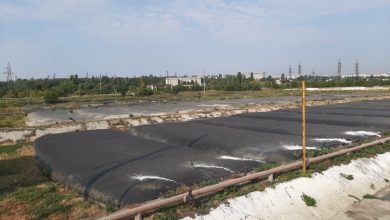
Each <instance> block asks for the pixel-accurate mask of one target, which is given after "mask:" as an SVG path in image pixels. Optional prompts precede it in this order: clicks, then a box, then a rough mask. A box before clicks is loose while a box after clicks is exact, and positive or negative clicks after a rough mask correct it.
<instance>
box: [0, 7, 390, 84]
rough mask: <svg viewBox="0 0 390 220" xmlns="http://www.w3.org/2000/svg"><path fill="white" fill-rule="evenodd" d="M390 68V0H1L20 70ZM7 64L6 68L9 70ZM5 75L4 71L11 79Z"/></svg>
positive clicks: (4, 36)
mask: <svg viewBox="0 0 390 220" xmlns="http://www.w3.org/2000/svg"><path fill="white" fill-rule="evenodd" d="M339 58H340V59H341V61H342V72H343V74H350V73H353V72H354V63H355V62H356V59H358V60H359V64H360V72H362V73H382V72H388V73H390V0H375V1H374V0H316V1H313V0H294V1H292V0H241V1H238V0H164V1H161V0H0V67H4V68H5V67H6V65H7V63H8V62H10V63H11V65H12V68H13V71H14V72H15V73H16V74H17V76H18V78H31V77H33V78H40V77H46V76H47V75H48V74H50V75H52V74H53V73H56V76H57V77H67V76H69V74H74V73H78V74H79V75H81V76H83V75H85V74H86V73H87V72H88V73H89V76H91V75H99V74H105V73H107V74H108V75H110V76H129V77H132V76H134V75H145V74H153V75H162V76H163V75H164V76H165V75H166V71H169V73H170V74H174V73H177V74H178V75H181V74H187V75H196V74H201V73H202V72H203V71H205V72H206V73H207V74H235V73H237V72H238V71H241V72H263V71H266V72H267V73H269V74H275V75H280V74H281V73H287V72H288V67H289V65H291V66H292V70H293V74H296V73H297V66H298V63H299V62H300V63H301V64H302V69H303V72H304V73H311V72H312V71H313V69H314V71H315V72H316V73H318V74H336V72H337V62H338V60H339ZM2 69H3V68H2ZM3 78H4V76H3V75H2V76H1V79H3Z"/></svg>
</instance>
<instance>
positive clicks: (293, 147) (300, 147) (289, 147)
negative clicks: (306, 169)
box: [283, 145, 318, 150]
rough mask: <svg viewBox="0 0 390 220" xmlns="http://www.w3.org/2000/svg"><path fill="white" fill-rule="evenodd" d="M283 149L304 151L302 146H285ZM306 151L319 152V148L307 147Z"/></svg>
mask: <svg viewBox="0 0 390 220" xmlns="http://www.w3.org/2000/svg"><path fill="white" fill-rule="evenodd" d="M283 148H284V149H286V150H302V146H300V145H284V146H283ZM306 150H318V148H317V147H308V146H306Z"/></svg>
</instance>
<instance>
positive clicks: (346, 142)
mask: <svg viewBox="0 0 390 220" xmlns="http://www.w3.org/2000/svg"><path fill="white" fill-rule="evenodd" d="M313 140H315V141H317V142H321V143H328V142H333V141H335V142H339V143H343V144H352V141H349V140H347V139H344V138H314V139H313Z"/></svg>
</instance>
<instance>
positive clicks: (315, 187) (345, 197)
mask: <svg viewBox="0 0 390 220" xmlns="http://www.w3.org/2000/svg"><path fill="white" fill-rule="evenodd" d="M340 173H342V174H346V175H353V180H348V179H346V178H345V177H342V175H340ZM384 179H390V153H385V154H381V155H378V156H376V157H374V158H362V159H358V160H354V161H352V162H351V163H349V164H347V165H341V166H334V167H331V168H329V169H328V170H326V171H323V172H322V173H321V174H320V173H315V174H313V175H312V177H311V178H305V177H301V178H297V179H294V180H291V181H288V182H285V183H280V184H277V185H276V186H275V187H274V188H271V187H270V188H267V189H266V190H264V191H262V192H260V191H256V192H252V193H249V194H248V195H246V196H240V197H236V198H232V199H229V200H227V202H226V203H223V204H221V205H219V206H218V207H216V208H214V209H212V210H211V211H210V213H209V214H207V215H196V216H195V217H194V218H190V217H186V218H185V219H186V220H189V219H198V220H209V219H210V220H211V219H213V220H219V219H220V220H230V219H232V220H233V219H234V220H236V219H286V220H287V219H288V220H291V219H335V218H337V217H335V216H336V215H337V214H338V213H343V212H345V211H347V210H348V208H349V207H350V206H351V205H353V204H354V203H355V202H356V201H357V199H355V198H353V197H354V196H355V197H357V198H359V199H361V198H362V197H363V196H364V195H366V194H370V195H372V194H375V193H376V191H378V190H379V189H381V188H383V187H386V186H388V184H389V183H387V182H386V181H385V180H384ZM303 193H304V194H306V195H308V196H310V197H312V198H314V199H315V200H316V202H317V205H316V207H308V206H306V204H305V203H304V202H303V201H302V199H301V196H302V194H303Z"/></svg>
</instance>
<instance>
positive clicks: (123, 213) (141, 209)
mask: <svg viewBox="0 0 390 220" xmlns="http://www.w3.org/2000/svg"><path fill="white" fill-rule="evenodd" d="M389 141H390V137H386V138H382V139H379V140H375V141H372V142H369V143H365V144H361V145H358V146H355V147H351V148H346V149H342V150H339V151H336V152H333V153H329V154H325V155H322V156H318V157H313V158H309V159H308V160H307V162H308V164H310V163H319V162H321V161H324V160H326V159H329V158H332V157H336V156H340V155H343V154H347V153H351V152H354V151H357V150H360V149H363V148H367V147H371V146H374V145H378V144H385V143H387V142H389ZM300 168H302V161H296V162H292V163H289V164H285V165H282V166H279V167H275V168H272V169H269V170H265V171H261V172H257V173H250V174H247V175H245V176H242V177H238V178H235V179H229V180H225V181H222V182H219V183H217V184H214V185H210V186H206V187H203V188H199V189H196V190H193V191H192V192H186V193H182V194H179V195H176V196H172V197H169V198H164V199H156V200H152V201H150V202H146V203H144V204H141V205H140V206H138V207H135V208H131V209H124V210H118V211H117V212H114V213H112V214H110V215H108V216H104V217H102V218H99V220H116V219H129V218H131V217H135V219H136V220H138V219H142V214H143V213H150V212H151V211H153V210H156V209H159V208H162V207H167V206H170V205H174V204H178V203H182V202H184V201H185V199H186V198H187V197H188V196H189V195H191V196H193V197H196V198H199V197H202V196H205V195H209V194H212V193H215V192H218V191H221V190H223V189H225V188H227V187H229V186H233V185H238V184H242V183H245V182H248V181H251V180H254V179H264V178H268V177H270V176H272V175H274V174H277V173H285V172H287V171H291V170H296V169H300Z"/></svg>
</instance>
